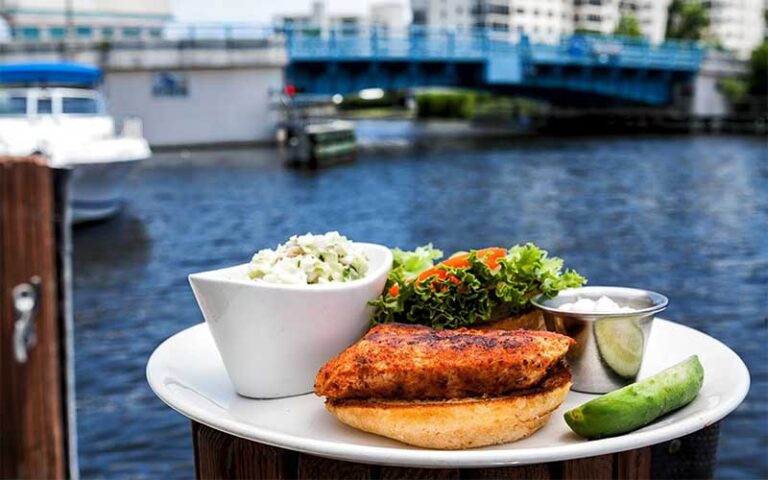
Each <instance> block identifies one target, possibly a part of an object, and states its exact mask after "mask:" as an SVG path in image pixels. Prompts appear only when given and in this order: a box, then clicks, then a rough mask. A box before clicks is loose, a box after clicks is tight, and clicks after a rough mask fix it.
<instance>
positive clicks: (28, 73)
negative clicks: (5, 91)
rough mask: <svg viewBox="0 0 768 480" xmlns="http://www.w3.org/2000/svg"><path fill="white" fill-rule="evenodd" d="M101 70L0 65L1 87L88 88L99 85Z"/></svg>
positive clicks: (65, 65)
mask: <svg viewBox="0 0 768 480" xmlns="http://www.w3.org/2000/svg"><path fill="white" fill-rule="evenodd" d="M100 80H101V70H100V69H98V68H97V67H94V66H90V65H82V64H79V63H65V62H59V63H6V64H2V65H0V85H6V86H8V85H16V86H18V85H25V86H28V85H41V86H43V85H44V86H61V87H86V88H91V87H95V86H96V85H98V83H99V81H100Z"/></svg>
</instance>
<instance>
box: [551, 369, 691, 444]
mask: <svg viewBox="0 0 768 480" xmlns="http://www.w3.org/2000/svg"><path fill="white" fill-rule="evenodd" d="M703 382H704V369H703V368H702V366H701V363H700V362H699V357H697V356H696V355H693V356H692V357H689V358H688V359H686V360H684V361H682V362H680V363H678V364H677V365H674V366H672V367H670V368H668V369H666V370H663V371H661V372H659V373H657V374H656V375H654V376H652V377H649V378H646V379H645V380H641V381H639V382H636V383H633V384H631V385H627V386H626V387H624V388H620V389H619V390H615V391H613V392H611V393H606V394H605V395H602V396H600V397H597V398H595V399H593V400H590V401H588V402H587V403H584V404H582V405H579V406H578V407H576V408H574V409H572V410H568V411H567V412H565V421H566V423H567V424H568V426H569V427H571V430H573V431H574V432H576V433H577V434H579V435H581V436H582V437H585V438H602V437H610V436H613V435H619V434H622V433H627V432H631V431H632V430H636V429H638V428H640V427H643V426H645V425H648V424H649V423H651V422H652V421H654V420H655V419H657V418H658V417H660V416H662V415H664V414H666V413H669V412H671V411H673V410H677V409H678V408H681V407H683V406H685V405H687V404H688V403H690V402H691V401H692V400H693V399H694V398H696V395H697V394H698V393H699V390H701V385H702V383H703Z"/></svg>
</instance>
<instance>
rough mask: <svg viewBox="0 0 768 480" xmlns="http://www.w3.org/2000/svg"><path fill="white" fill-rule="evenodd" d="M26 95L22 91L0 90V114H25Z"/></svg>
mask: <svg viewBox="0 0 768 480" xmlns="http://www.w3.org/2000/svg"><path fill="white" fill-rule="evenodd" d="M26 114H27V96H26V95H24V94H23V93H16V92H14V93H11V92H3V91H0V116H9V115H26Z"/></svg>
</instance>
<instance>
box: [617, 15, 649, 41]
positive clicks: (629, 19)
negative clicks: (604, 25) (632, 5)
mask: <svg viewBox="0 0 768 480" xmlns="http://www.w3.org/2000/svg"><path fill="white" fill-rule="evenodd" d="M613 33H614V35H623V36H625V37H642V36H643V32H642V30H640V22H638V21H637V18H636V17H633V16H630V15H627V16H622V17H621V19H620V20H619V24H618V25H616V30H614V31H613Z"/></svg>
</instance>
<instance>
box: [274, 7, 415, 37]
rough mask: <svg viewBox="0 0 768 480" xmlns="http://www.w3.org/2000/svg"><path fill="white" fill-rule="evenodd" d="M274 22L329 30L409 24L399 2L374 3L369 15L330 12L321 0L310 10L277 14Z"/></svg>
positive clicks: (391, 27) (394, 26)
mask: <svg viewBox="0 0 768 480" xmlns="http://www.w3.org/2000/svg"><path fill="white" fill-rule="evenodd" d="M273 24H274V25H275V26H276V27H278V28H292V29H297V28H299V29H319V30H320V31H321V32H327V31H329V30H330V29H338V30H354V29H356V28H358V27H359V28H362V27H363V26H367V25H377V26H379V27H385V28H390V29H398V28H404V27H405V26H407V21H406V18H405V9H404V7H403V6H402V5H401V4H399V3H394V2H385V3H374V4H372V5H371V7H370V10H369V12H368V15H356V14H342V13H335V12H334V13H331V12H328V10H327V9H326V6H325V2H324V1H322V0H319V1H315V2H314V3H312V8H311V10H310V11H309V12H306V13H298V14H282V15H277V16H275V17H274V18H273Z"/></svg>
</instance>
